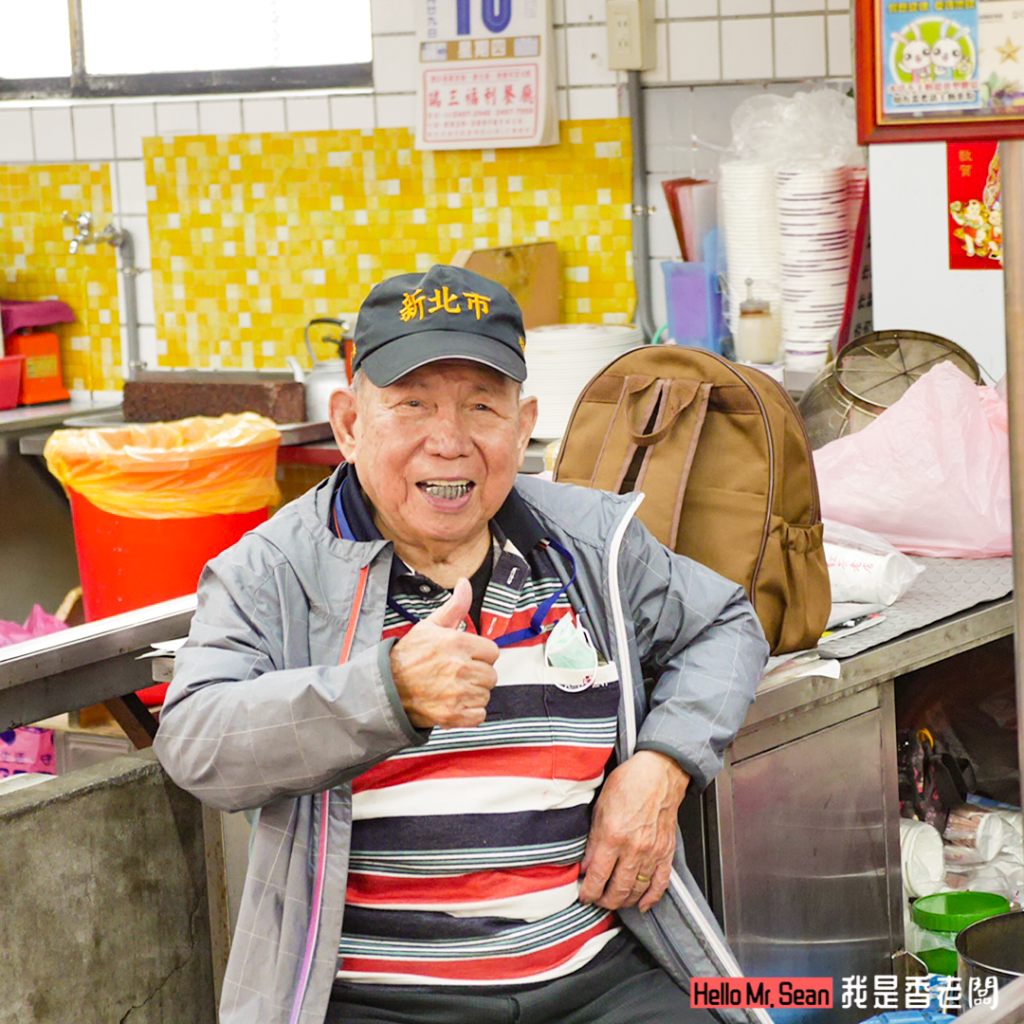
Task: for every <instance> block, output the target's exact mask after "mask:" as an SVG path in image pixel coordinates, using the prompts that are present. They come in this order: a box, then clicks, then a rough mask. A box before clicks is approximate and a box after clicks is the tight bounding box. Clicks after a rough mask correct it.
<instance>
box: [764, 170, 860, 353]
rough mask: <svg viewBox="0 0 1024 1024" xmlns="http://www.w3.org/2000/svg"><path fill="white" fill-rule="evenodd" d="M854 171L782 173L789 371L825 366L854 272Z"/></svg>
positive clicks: (779, 200)
mask: <svg viewBox="0 0 1024 1024" xmlns="http://www.w3.org/2000/svg"><path fill="white" fill-rule="evenodd" d="M849 178H850V170H849V168H848V167H805V168H799V169H787V170H779V171H778V172H777V174H776V179H775V192H776V206H777V210H778V218H779V263H780V269H781V284H782V341H783V347H784V349H785V359H786V367H787V369H790V368H792V369H800V370H812V369H818V368H820V367H822V366H824V365H825V363H826V362H827V361H828V357H829V343H830V342H831V341H832V339H833V338H834V337H835V335H836V333H837V331H838V330H839V327H840V325H841V324H842V321H843V308H844V305H845V301H846V284H847V278H848V276H849V272H850V218H849V209H850V207H849Z"/></svg>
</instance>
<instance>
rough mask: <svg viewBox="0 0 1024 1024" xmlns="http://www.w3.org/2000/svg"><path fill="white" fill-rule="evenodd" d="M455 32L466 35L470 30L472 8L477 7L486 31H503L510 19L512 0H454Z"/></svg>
mask: <svg viewBox="0 0 1024 1024" xmlns="http://www.w3.org/2000/svg"><path fill="white" fill-rule="evenodd" d="M455 7H456V18H457V22H456V30H455V31H456V33H457V34H458V35H460V36H468V35H470V34H471V32H472V27H471V26H472V9H473V8H474V7H479V9H480V20H481V21H482V22H483V25H484V28H485V29H487V31H488V32H494V33H499V32H504V31H505V29H507V28H508V26H509V22H510V21H511V20H512V0H477V3H476V4H474V3H473V0H455Z"/></svg>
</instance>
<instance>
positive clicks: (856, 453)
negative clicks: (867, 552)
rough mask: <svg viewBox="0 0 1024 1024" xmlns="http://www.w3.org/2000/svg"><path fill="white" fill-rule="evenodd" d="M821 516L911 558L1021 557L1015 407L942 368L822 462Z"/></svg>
mask: <svg viewBox="0 0 1024 1024" xmlns="http://www.w3.org/2000/svg"><path fill="white" fill-rule="evenodd" d="M814 465H815V469H816V471H817V476H818V491H819V494H820V496H821V514H822V517H823V518H825V519H834V520H837V521H838V522H841V523H848V524H850V525H851V526H859V527H860V528H861V529H864V530H870V531H871V532H872V533H877V534H880V535H881V536H882V537H884V538H885V539H886V540H888V541H889V542H890V543H891V544H892V545H893V546H894V547H896V548H898V549H899V550H900V551H903V552H906V553H907V554H917V555H930V556H933V557H937V558H991V557H994V556H997V555H1009V554H1010V553H1011V550H1012V538H1011V519H1010V445H1009V434H1008V425H1007V412H1006V403H1005V401H1004V400H1003V399H1002V398H1001V397H1000V396H999V395H998V394H997V393H996V390H995V388H989V387H982V386H978V385H976V384H975V383H974V382H973V381H971V380H970V378H968V377H967V376H966V375H965V374H964V373H962V372H961V371H960V370H958V369H957V368H956V367H955V366H953V364H952V363H948V362H945V363H939V364H937V365H936V366H934V367H933V368H932V369H931V370H929V371H928V373H926V374H925V375H924V376H923V377H921V378H920V379H919V380H917V381H916V382H915V383H914V384H913V385H912V386H911V387H910V388H909V389H908V390H907V392H906V394H904V395H903V397H902V398H900V400H899V401H898V402H896V403H895V404H894V405H893V406H891V407H890V408H889V409H886V411H885V412H883V413H882V414H881V415H880V416H879V417H878V419H877V420H875V421H874V422H873V423H871V424H869V425H868V426H867V427H865V428H864V429H863V430H861V431H859V432H858V433H856V434H849V435H848V436H846V437H841V438H839V439H837V440H835V441H832V442H830V443H829V444H827V445H825V446H824V447H823V448H819V449H818V450H817V451H816V452H815V453H814Z"/></svg>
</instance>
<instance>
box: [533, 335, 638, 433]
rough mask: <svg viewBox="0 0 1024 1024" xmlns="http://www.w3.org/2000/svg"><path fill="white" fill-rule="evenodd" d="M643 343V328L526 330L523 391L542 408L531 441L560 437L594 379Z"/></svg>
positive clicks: (539, 409) (539, 408) (539, 410)
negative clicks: (579, 398)
mask: <svg viewBox="0 0 1024 1024" xmlns="http://www.w3.org/2000/svg"><path fill="white" fill-rule="evenodd" d="M643 340H644V336H643V331H641V330H640V328H639V327H618V326H612V325H603V324H551V325H550V326H547V327H535V328H533V329H532V330H529V331H527V332H526V370H527V377H526V385H525V390H526V393H527V394H528V395H535V396H536V397H537V405H538V415H537V425H536V426H535V427H534V429H533V436H534V437H536V438H542V439H546V440H553V439H556V438H560V437H561V436H562V435H563V434H564V433H565V428H566V427H567V426H568V424H569V417H570V416H571V415H572V410H573V407H574V406H575V405H576V399H577V398H578V397H579V394H580V392H581V391H582V390H583V388H584V387H585V386H586V385H587V384H588V383H589V381H590V378H591V377H593V376H594V375H595V374H596V373H597V372H598V371H599V370H601V369H603V368H604V367H605V366H607V365H608V363H610V362H611V361H612V360H613V359H615V358H616V357H617V356H620V355H622V354H623V353H624V352H628V351H629V350H630V349H631V348H636V347H637V346H638V345H642V344H643Z"/></svg>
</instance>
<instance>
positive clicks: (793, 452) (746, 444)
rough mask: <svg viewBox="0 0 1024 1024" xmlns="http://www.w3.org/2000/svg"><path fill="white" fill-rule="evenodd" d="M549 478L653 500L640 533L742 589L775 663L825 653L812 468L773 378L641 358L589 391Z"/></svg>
mask: <svg viewBox="0 0 1024 1024" xmlns="http://www.w3.org/2000/svg"><path fill="white" fill-rule="evenodd" d="M554 478H555V479H556V480H559V481H564V482H567V483H574V484H581V485H583V486H585V487H598V488H601V489H602V490H607V491H613V492H615V493H619V494H624V493H626V492H628V491H634V490H636V491H639V490H642V491H644V493H645V494H646V498H645V500H644V502H643V504H642V505H641V506H640V508H639V510H638V512H637V515H638V517H639V518H640V520H641V521H642V522H643V523H644V525H645V526H647V528H648V529H649V530H650V531H651V532H652V533H653V534H654V536H655V537H657V538H658V540H660V541H661V542H662V543H663V544H666V545H668V547H670V548H672V549H673V550H675V551H677V552H679V553H680V554H683V555H688V556H689V557H690V558H693V559H694V560H695V561H698V562H701V563H703V564H704V565H706V566H708V567H709V568H711V569H714V570H715V571H716V572H719V573H721V574H722V575H723V576H725V577H727V578H728V579H730V580H732V581H733V582H735V583H739V584H741V585H742V586H743V587H745V588H746V591H747V594H748V595H749V596H750V599H751V601H752V603H753V605H754V609H755V610H756V611H757V614H758V617H759V618H760V620H761V625H762V626H763V627H764V632H765V636H766V637H767V638H768V643H769V644H770V645H771V650H772V653H773V654H781V653H785V652H788V651H797V650H803V649H805V648H812V647H814V646H815V644H817V642H818V639H819V638H820V636H821V633H822V631H823V630H824V628H825V623H826V622H827V620H828V615H829V610H830V608H831V597H830V589H829V578H828V568H827V567H826V565H825V553H824V550H823V548H822V526H821V513H820V511H819V506H818V485H817V482H816V480H815V476H814V462H813V460H812V458H811V448H810V444H809V442H808V440H807V433H806V431H805V430H804V425H803V421H802V420H801V418H800V414H799V413H798V412H797V409H796V406H795V405H794V404H793V400H792V399H791V398H790V397H789V394H788V393H787V392H786V390H785V388H783V386H782V385H781V384H779V383H778V382H777V381H775V380H773V379H772V378H771V377H769V376H768V375H767V374H765V373H762V372H761V371H760V370H755V369H753V368H752V367H749V366H743V365H740V364H737V363H731V362H729V361H728V360H727V359H723V358H722V357H721V356H716V355H714V354H713V353H711V352H707V351H705V350H703V349H696V348H683V347H681V346H677V345H646V346H644V347H642V348H637V349H633V350H632V351H630V352H627V353H626V354H625V355H622V356H619V357H618V358H617V359H615V360H613V361H612V362H611V363H609V364H608V365H607V366H606V367H605V368H604V369H603V370H602V371H601V372H600V373H599V374H597V376H596V377H594V378H593V379H592V380H591V381H590V383H589V384H587V386H586V387H585V388H584V389H583V392H582V393H581V394H580V397H579V399H578V400H577V402H576V406H575V408H574V409H573V412H572V416H571V418H570V420H569V426H568V428H567V430H566V433H565V437H564V438H563V440H562V445H561V451H560V453H559V456H558V461H557V463H556V465H555V471H554Z"/></svg>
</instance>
